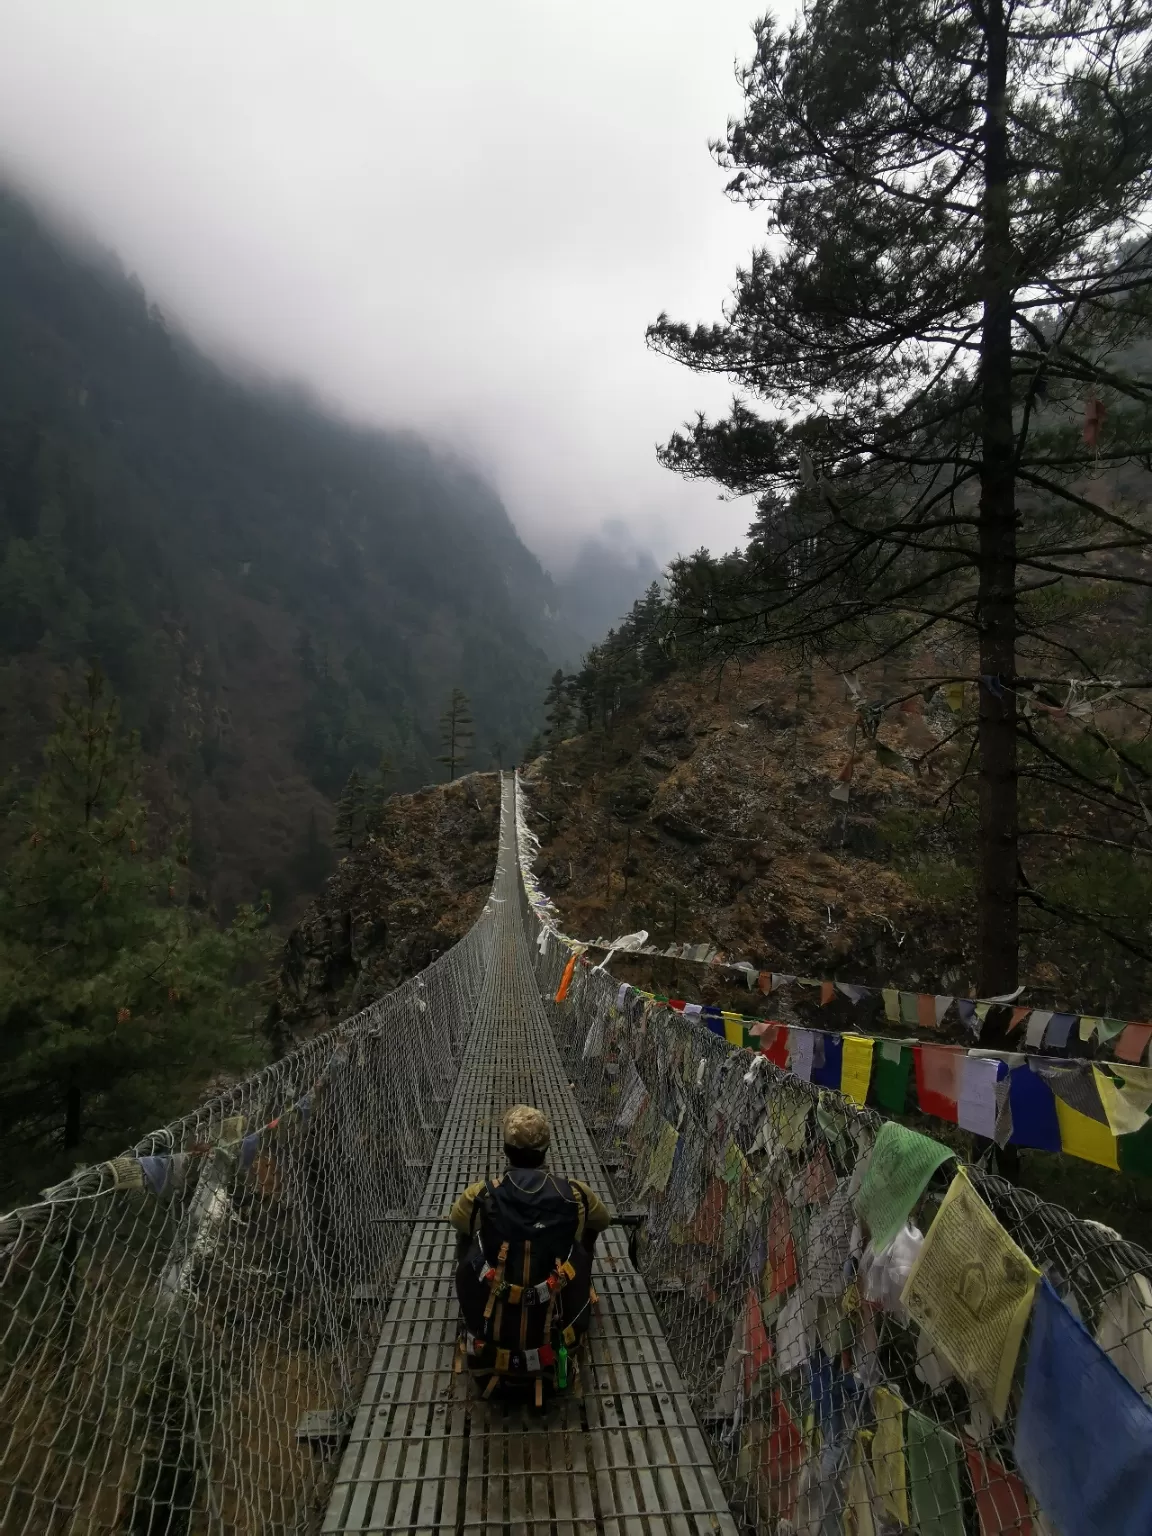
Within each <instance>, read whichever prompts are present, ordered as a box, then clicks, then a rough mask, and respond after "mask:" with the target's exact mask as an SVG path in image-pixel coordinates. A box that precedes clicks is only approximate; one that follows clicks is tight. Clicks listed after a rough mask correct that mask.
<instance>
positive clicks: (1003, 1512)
mask: <svg viewBox="0 0 1152 1536" xmlns="http://www.w3.org/2000/svg"><path fill="white" fill-rule="evenodd" d="M965 1454H966V1457H967V1460H968V1476H969V1477H970V1478H971V1480H972V1492H973V1493H974V1494H975V1496H976V1514H977V1516H978V1518H979V1520H980V1536H1033V1527H1032V1517H1031V1514H1030V1512H1029V1508H1028V1494H1027V1492H1026V1491H1025V1488H1024V1484H1023V1483H1022V1482H1021V1481H1020V1479H1019V1478H1018V1477H1015V1476H1013V1474H1012V1473H1011V1472H1005V1470H1004V1468H1003V1467H1002V1466H1001V1465H1000V1463H999V1462H998V1461H993V1460H992V1458H991V1457H990V1456H988V1457H985V1456H982V1455H981V1454H980V1452H979V1451H978V1450H977V1449H976V1447H975V1446H974V1445H973V1444H972V1443H971V1441H968V1442H967V1443H966V1444H965Z"/></svg>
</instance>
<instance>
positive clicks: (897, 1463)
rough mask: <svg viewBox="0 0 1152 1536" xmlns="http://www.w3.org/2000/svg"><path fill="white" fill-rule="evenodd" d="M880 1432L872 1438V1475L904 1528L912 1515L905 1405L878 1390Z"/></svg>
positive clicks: (875, 1395)
mask: <svg viewBox="0 0 1152 1536" xmlns="http://www.w3.org/2000/svg"><path fill="white" fill-rule="evenodd" d="M872 1407H873V1410H874V1412H875V1414H876V1432H875V1434H874V1435H873V1436H872V1476H873V1478H874V1479H875V1482H876V1492H877V1494H878V1495H879V1497H880V1499H881V1500H882V1501H883V1504H884V1508H885V1509H886V1510H887V1511H888V1513H889V1514H890V1515H891V1516H892V1518H893V1519H894V1520H899V1522H900V1524H901V1525H911V1524H912V1519H911V1516H910V1515H909V1513H908V1468H907V1465H906V1463H905V1461H904V1404H903V1402H901V1400H900V1398H898V1397H897V1396H896V1394H895V1392H889V1390H888V1388H887V1387H877V1388H876V1390H875V1392H873V1394H872Z"/></svg>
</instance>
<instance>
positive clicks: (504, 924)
mask: <svg viewBox="0 0 1152 1536" xmlns="http://www.w3.org/2000/svg"><path fill="white" fill-rule="evenodd" d="M514 795H515V788H514V784H513V780H512V777H511V776H509V777H508V778H506V779H505V783H504V802H503V816H502V827H501V852H500V868H499V869H498V870H497V876H496V882H495V887H494V891H493V895H494V898H495V902H496V912H495V921H496V926H497V934H496V938H495V941H494V945H493V957H492V961H491V964H490V967H489V972H488V975H487V977H486V979H485V983H484V987H483V990H482V992H481V996H480V1001H479V1003H478V1005H477V1010H476V1018H475V1022H474V1026H473V1031H472V1035H471V1039H470V1041H469V1044H468V1046H467V1048H466V1050H465V1053H464V1057H463V1060H462V1063H461V1068H460V1075H459V1078H458V1079H457V1084H456V1090H455V1092H454V1094H453V1096H452V1101H451V1103H450V1104H449V1106H448V1110H447V1115H446V1117H445V1121H444V1130H443V1132H442V1134H441V1137H440V1142H439V1145H438V1147H437V1151H436V1156H435V1160H434V1162H433V1165H432V1168H431V1171H430V1173H429V1177H428V1183H427V1185H426V1187H425V1190H424V1195H423V1199H422V1202H421V1206H420V1215H422V1216H425V1217H428V1216H431V1217H438V1216H442V1215H445V1214H446V1213H447V1211H448V1208H449V1206H450V1205H451V1203H452V1200H453V1199H454V1198H455V1196H456V1194H457V1192H458V1191H459V1190H460V1189H462V1188H463V1187H464V1186H465V1185H466V1184H468V1183H470V1182H471V1181H472V1180H474V1179H478V1178H481V1177H483V1176H484V1175H485V1174H487V1173H490V1172H498V1171H499V1170H500V1169H501V1168H502V1166H503V1154H502V1151H501V1138H500V1120H501V1116H502V1114H503V1112H504V1110H505V1109H506V1108H507V1107H508V1105H510V1104H514V1103H528V1104H537V1105H539V1106H540V1107H541V1108H542V1109H543V1110H544V1111H545V1113H546V1114H547V1115H548V1117H549V1119H550V1120H551V1122H552V1130H553V1151H552V1155H551V1161H552V1164H553V1166H555V1167H556V1168H558V1169H559V1170H561V1171H562V1172H564V1173H567V1174H569V1175H572V1176H574V1177H576V1178H582V1179H586V1180H587V1181H588V1182H589V1183H590V1184H591V1185H592V1187H593V1188H594V1189H596V1190H598V1191H599V1192H600V1193H601V1194H602V1195H603V1196H604V1197H605V1199H607V1186H606V1181H605V1179H604V1176H603V1171H602V1169H601V1168H600V1165H599V1162H598V1160H597V1157H596V1153H595V1151H594V1148H593V1146H592V1142H591V1139H590V1137H589V1135H588V1132H587V1130H586V1129H585V1127H584V1123H583V1120H582V1119H581V1116H580V1113H579V1110H578V1109H577V1107H576V1104H575V1102H574V1099H573V1096H572V1094H571V1093H570V1092H569V1091H568V1088H567V1086H566V1082H565V1078H564V1071H563V1067H562V1065H561V1061H560V1056H559V1053H558V1051H557V1048H556V1043H555V1039H554V1037H553V1035H552V1031H551V1028H550V1027H549V1024H548V1021H547V1019H546V1017H545V1014H544V1009H543V1007H542V1006H541V1003H540V998H539V996H538V994H537V992H536V988H535V979H534V977H533V973H532V968H531V964H530V962H529V958H528V953H527V950H526V941H525V938H524V933H523V928H522V925H521V922H520V911H521V907H520V903H521V901H522V895H521V890H520V883H519V873H518V864H517V858H516V834H515V814H514V804H513V796H514ZM454 1254H455V1242H454V1234H453V1232H452V1229H451V1228H450V1227H449V1226H448V1225H447V1223H445V1222H435V1221H433V1222H425V1223H424V1224H423V1225H420V1224H417V1225H416V1226H415V1227H414V1229H413V1236H412V1240H411V1242H410V1244H409V1246H408V1250H407V1253H406V1255H405V1258H404V1263H403V1267H402V1269H401V1271H400V1276H399V1279H398V1280H397V1283H396V1287H395V1290H394V1293H393V1299H392V1302H391V1304H390V1306H389V1308H388V1312H387V1315H386V1318H385V1322H384V1329H383V1333H382V1334H381V1337H380V1343H379V1346H378V1348H377V1351H376V1356H375V1359H374V1360H373V1363H372V1367H371V1370H370V1371H369V1374H368V1379H367V1381H366V1383H365V1386H364V1394H363V1397H362V1399H361V1402H360V1407H359V1410H358V1411H357V1414H356V1418H355V1422H354V1424H353V1426H352V1430H351V1437H350V1440H349V1443H348V1446H347V1449H346V1450H345V1452H344V1455H343V1457H342V1460H341V1463H340V1468H339V1471H338V1473H337V1475H336V1481H335V1485H334V1488H333V1492H332V1497H331V1501H330V1503H329V1505H328V1511H327V1515H326V1518H325V1521H324V1526H323V1530H324V1532H326V1533H328V1532H338V1531H346V1532H358V1533H361V1536H369V1533H373V1536H377V1533H379V1536H382V1533H384V1532H408V1533H418V1532H428V1533H431V1532H442V1531H457V1532H461V1533H462V1532H466V1531H467V1532H473V1531H482V1532H490V1533H493V1536H495V1533H499V1536H542V1533H543V1532H545V1531H548V1532H557V1533H559V1536H577V1533H579V1536H590V1533H592V1532H594V1531H605V1532H608V1533H610V1536H661V1533H669V1536H695V1533H701V1532H709V1533H713V1532H720V1533H723V1536H735V1531H736V1527H735V1523H734V1521H733V1519H732V1516H731V1514H730V1513H729V1511H728V1506H727V1503H726V1501H725V1498H724V1494H723V1492H722V1490H721V1488H720V1483H719V1481H718V1479H717V1476H716V1473H715V1470H714V1468H713V1466H712V1461H711V1458H710V1456H709V1454H708V1447H707V1443H706V1441H705V1438H704V1436H703V1434H702V1433H701V1431H700V1429H699V1427H698V1426H697V1424H696V1421H695V1418H694V1416H693V1413H692V1408H691V1405H690V1403H689V1401H688V1398H687V1395H686V1394H685V1391H684V1388H683V1385H682V1383H681V1381H680V1378H679V1376H678V1374H677V1372H676V1369H675V1367H674V1365H673V1363H672V1359H671V1355H670V1352H669V1349H668V1345H667V1343H666V1342H665V1339H664V1336H663V1333H662V1332H661V1329H660V1324H659V1321H658V1319H657V1317H656V1313H655V1309H654V1308H653V1306H652V1302H651V1300H650V1298H649V1296H648V1293H647V1291H646V1289H645V1286H644V1282H643V1281H642V1280H641V1278H640V1277H639V1275H638V1274H637V1273H636V1271H635V1270H634V1269H633V1267H632V1265H631V1263H630V1262H629V1259H628V1254H627V1246H626V1242H625V1239H624V1236H623V1234H622V1232H621V1231H620V1229H617V1228H613V1229H610V1230H609V1231H608V1232H607V1233H605V1234H604V1236H603V1237H602V1238H601V1239H600V1243H599V1246H598V1249H597V1262H596V1269H595V1284H596V1289H597V1291H598V1292H599V1294H600V1305H599V1307H598V1309H597V1314H596V1317H595V1320H594V1322H593V1324H592V1329H591V1336H590V1345H591V1348H590V1354H591V1359H590V1362H587V1363H585V1365H584V1366H583V1369H582V1372H581V1378H580V1380H581V1386H582V1395H581V1396H575V1395H573V1394H571V1393H569V1394H568V1395H567V1396H566V1397H564V1398H561V1399H557V1400H554V1401H553V1402H552V1403H551V1404H550V1405H548V1406H546V1407H545V1409H544V1410H543V1412H539V1413H538V1412H536V1411H534V1410H533V1409H531V1408H530V1407H526V1406H524V1407H522V1406H519V1405H518V1404H502V1403H499V1402H491V1403H487V1402H481V1401H479V1400H478V1398H477V1397H476V1395H475V1389H474V1388H472V1387H470V1385H469V1383H468V1382H467V1380H466V1378H465V1377H463V1376H455V1375H453V1371H452V1364H453V1349H454V1345H455V1339H456V1320H457V1304H456V1295H455V1290H454V1287H453V1261H454Z"/></svg>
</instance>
